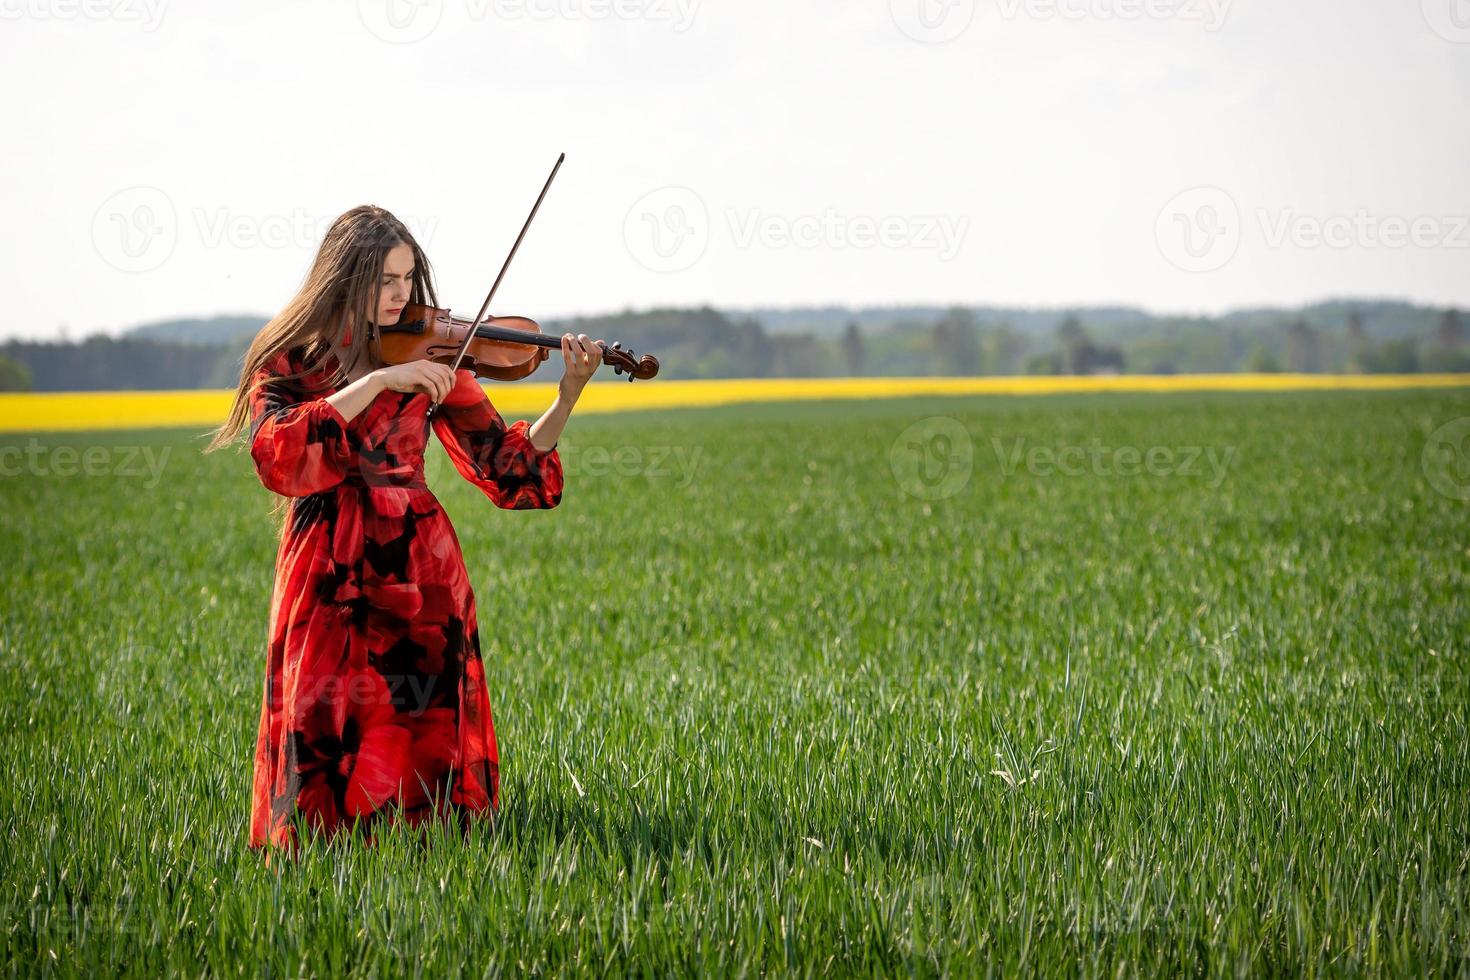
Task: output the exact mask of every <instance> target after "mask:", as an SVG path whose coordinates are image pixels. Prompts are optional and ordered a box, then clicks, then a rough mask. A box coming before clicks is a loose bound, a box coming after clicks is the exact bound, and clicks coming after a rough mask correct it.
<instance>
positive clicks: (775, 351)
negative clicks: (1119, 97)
mask: <svg viewBox="0 0 1470 980" xmlns="http://www.w3.org/2000/svg"><path fill="white" fill-rule="evenodd" d="M820 314H821V317H822V318H823V322H822V323H821V324H820V325H818V324H814V325H813V327H812V329H809V330H803V329H801V328H800V327H799V325H797V322H796V320H795V318H796V317H797V313H796V312H788V313H783V314H782V316H781V318H780V319H781V322H782V323H783V327H782V329H781V330H780V331H778V332H773V331H771V330H769V329H767V328H766V327H765V326H764V325H763V323H762V321H761V319H760V318H759V317H758V316H756V315H751V314H727V313H724V312H721V311H719V310H716V309H713V308H710V307H699V308H695V309H673V308H670V309H654V310H647V311H642V312H635V311H631V310H630V311H626V312H622V313H616V314H611V315H606V316H596V317H582V318H573V319H566V320H557V321H547V322H546V323H545V324H544V325H543V327H544V329H545V330H546V331H547V332H549V333H561V332H563V331H568V330H570V331H572V332H574V333H586V334H588V335H589V336H592V337H595V338H598V339H602V340H604V341H606V342H607V343H609V344H610V343H612V342H613V341H621V342H622V343H623V345H624V346H625V347H629V348H631V349H633V350H634V351H635V352H637V353H639V354H645V353H649V354H653V355H655V356H656V357H658V358H659V362H660V364H661V366H662V369H661V372H660V377H663V378H687V379H694V378H764V377H797V378H803V377H839V376H848V377H852V376H916V375H917V376H935V375H943V376H961V377H963V376H977V375H1015V374H1128V373H1134V374H1172V373H1181V372H1188V373H1196V372H1233V371H1300V372H1394V373H1413V372H1420V371H1451V372H1454V371H1470V345H1467V338H1466V326H1465V323H1464V318H1463V315H1462V314H1461V313H1460V312H1459V311H1458V310H1455V309H1449V310H1441V311H1430V310H1424V309H1422V308H1418V307H1408V306H1407V305H1406V304H1396V305H1394V304H1371V303H1370V304H1365V305H1364V307H1363V308H1362V309H1359V308H1357V307H1354V306H1352V305H1351V304H1347V303H1343V302H1337V303H1332V304H1319V305H1318V306H1315V307H1311V308H1309V309H1307V310H1302V311H1295V312H1292V311H1242V312H1239V313H1233V314H1227V315H1225V316H1223V317H1220V318H1216V319H1211V318H1181V317H1154V316H1149V315H1147V314H1144V313H1141V312H1140V313H1130V311H1126V310H1117V309H1110V310H1106V311H1098V312H1097V313H1095V314H1089V311H1072V312H1067V311H1062V312H1060V313H1059V314H1058V315H1057V316H1056V317H1053V318H1052V321H1053V323H1054V325H1053V326H1051V327H1050V328H1049V329H1048V328H1045V327H1042V326H1040V325H1039V322H1040V321H1039V316H1040V315H1039V314H1037V313H1034V312H1026V313H1021V312H1017V313H1005V312H1003V313H1000V314H991V315H986V314H984V313H977V311H976V310H972V309H969V308H966V307H951V308H948V309H936V310H930V311H923V310H913V309H911V310H907V311H902V312H899V313H897V314H895V315H894V316H892V317H890V318H888V319H886V320H881V321H880V322H879V323H878V324H877V325H874V324H873V323H872V322H868V323H867V324H866V325H864V324H863V323H861V322H860V320H861V319H866V320H868V321H872V320H873V319H875V316H874V313H873V311H870V310H865V311H861V313H860V315H853V316H852V317H850V318H849V319H848V321H847V322H846V324H845V326H840V327H837V329H835V330H834V329H833V325H832V324H831V311H830V310H822V311H820ZM1090 318H1091V322H1090ZM235 319H237V320H238V321H239V322H238V323H236V322H234V321H233V320H231V319H229V318H213V319H212V320H209V321H186V320H185V321H170V322H169V323H167V324H151V325H148V326H146V327H140V328H138V329H137V330H135V331H133V332H131V333H129V334H127V335H124V336H123V337H120V338H118V337H109V336H107V335H105V334H97V335H94V336H90V337H87V338H85V339H83V340H80V341H74V342H73V341H52V342H44V341H30V340H12V341H8V342H6V343H4V344H0V390H3V391H24V390H35V391H69V390H70V391H86V390H105V389H113V390H117V389H140V390H156V389H170V388H225V387H232V386H233V385H234V384H235V383H236V381H237V380H238V378H239V372H240V364H241V360H242V357H243V354H244V351H245V348H246V346H247V345H248V343H249V340H250V338H251V336H252V335H253V334H254V331H255V329H258V326H259V324H260V323H263V322H264V320H263V319H252V318H248V317H242V318H235ZM1013 319H1014V320H1017V321H1020V322H1022V323H1024V324H1025V326H1024V328H1020V329H1018V328H1017V327H1016V326H1015V325H1013ZM203 327H207V328H208V329H203ZM232 331H233V332H232ZM560 370H561V367H560V361H559V359H558V358H557V357H555V356H553V357H552V358H551V359H550V360H549V361H548V363H547V364H545V365H543V366H542V367H541V369H540V372H539V375H538V376H541V375H544V376H545V377H546V378H547V379H548V380H549V379H550V378H553V377H555V376H556V375H557V374H558V373H559V372H560ZM606 376H607V377H608V378H609V379H611V378H612V373H611V370H610V369H607V370H606ZM533 377H537V376H533Z"/></svg>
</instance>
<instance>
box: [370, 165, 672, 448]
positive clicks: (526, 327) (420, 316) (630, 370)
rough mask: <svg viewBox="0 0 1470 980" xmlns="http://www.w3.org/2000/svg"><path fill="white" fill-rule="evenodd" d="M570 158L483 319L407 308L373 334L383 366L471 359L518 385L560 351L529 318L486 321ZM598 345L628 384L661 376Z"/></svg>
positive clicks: (648, 358) (617, 347)
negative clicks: (553, 352)
mask: <svg viewBox="0 0 1470 980" xmlns="http://www.w3.org/2000/svg"><path fill="white" fill-rule="evenodd" d="M566 158H567V155H566V154H565V153H563V154H561V155H560V156H558V157H557V158H556V165H555V166H553V167H552V168H551V174H550V176H548V177H547V178H546V184H545V185H544V186H543V187H542V188H541V193H540V194H539V195H537V197H536V203H535V204H534V205H532V206H531V213H530V214H529V215H527V216H526V223H525V224H524V225H522V226H521V233H520V234H519V235H517V236H516V240H515V244H514V245H512V246H511V247H510V254H509V255H507V256H506V257H505V262H503V263H502V264H501V266H500V274H499V275H497V276H496V277H495V282H494V283H493V284H492V285H491V286H490V293H489V295H487V296H486V297H485V302H484V303H483V304H481V306H480V312H479V314H478V315H477V316H476V317H475V318H474V319H473V320H467V319H465V318H464V317H461V316H451V315H450V312H449V310H448V308H445V309H442V310H441V309H437V308H435V307H432V306H429V305H427V304H424V303H410V304H408V305H407V306H405V307H404V308H403V312H402V313H400V314H399V316H398V322H397V323H396V324H393V325H392V326H387V327H376V328H375V329H373V330H372V331H370V337H369V340H368V346H369V347H371V348H372V352H373V356H374V357H376V358H378V362H379V363H380V364H403V363H405V362H407V361H418V360H425V359H427V360H431V361H438V362H439V363H441V364H448V365H449V366H450V367H451V368H453V369H455V370H459V368H460V366H461V364H462V363H463V361H464V359H465V358H466V357H468V358H469V360H470V364H471V365H472V367H471V368H470V370H473V371H474V372H475V375H476V376H477V377H481V378H494V379H496V380H498V381H519V380H520V379H521V378H524V377H526V376H528V375H530V374H531V373H532V372H533V371H535V370H536V369H537V368H538V367H540V366H541V365H542V363H544V362H545V361H546V359H547V358H548V357H549V356H550V352H551V351H552V350H560V349H561V338H560V337H548V336H547V335H545V334H543V333H542V332H541V326H540V324H538V323H537V322H536V321H535V320H532V319H531V318H530V317H525V316H492V317H490V318H489V319H486V317H485V313H486V312H487V311H488V310H489V309H490V301H491V300H493V299H494V298H495V291H496V290H497V289H499V288H500V281H501V280H502V279H504V278H505V270H506V269H509V268H510V260H511V259H513V258H515V255H516V250H517V249H519V248H520V247H521V240H522V239H523V238H525V237H526V231H527V229H529V228H530V227H531V219H533V218H535V217H536V212H537V211H539V210H540V209H541V202H542V201H543V200H545V199H546V192H547V191H549V190H550V189H551V182H552V181H553V180H555V179H556V172H557V171H558V170H560V169H561V164H562V161H563V160H565V159H566ZM597 345H598V346H599V347H601V348H602V363H604V364H611V365H612V366H613V370H614V371H615V372H617V373H618V374H622V373H624V372H627V375H628V380H629V381H633V380H635V379H637V378H645V379H646V378H652V377H653V376H654V375H656V374H658V358H656V357H654V356H653V355H652V354H644V355H643V356H642V357H640V358H637V360H635V359H634V358H635V357H636V355H635V354H634V352H633V351H631V350H629V349H628V348H626V347H624V346H623V345H622V342H621V341H616V342H614V343H613V345H612V346H611V347H609V346H607V345H606V344H604V343H603V342H602V341H600V340H599V341H597ZM438 408H439V400H438V399H437V398H436V399H434V401H433V402H432V403H431V404H430V405H429V411H428V413H427V414H426V415H425V416H424V420H425V422H426V423H427V421H428V420H429V419H431V418H433V416H434V412H435V411H436V410H437V409H438Z"/></svg>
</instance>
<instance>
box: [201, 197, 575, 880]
mask: <svg viewBox="0 0 1470 980" xmlns="http://www.w3.org/2000/svg"><path fill="white" fill-rule="evenodd" d="M407 303H427V304H429V305H434V306H437V305H438V303H437V300H436V298H435V295H434V289H433V286H432V282H431V276H430V272H429V263H428V261H427V260H426V259H425V257H424V254H423V252H422V250H420V248H419V246H418V244H417V243H416V242H415V241H414V239H413V236H412V235H411V234H409V232H408V229H407V228H405V227H404V226H403V224H402V223H401V222H400V221H398V219H396V218H395V217H393V215H391V214H389V213H388V212H387V211H384V210H383V209H382V208H377V207H371V206H363V207H358V208H354V209H352V210H351V211H348V212H347V213H346V214H344V215H342V216H341V217H340V218H338V219H337V220H336V222H334V223H333V225H332V227H331V229H330V230H329V231H328V232H327V235H326V238H325V239H324V240H323V242H322V245H321V248H320V250H319V251H318V253H317V256H316V260H315V263H314V264H313V266H312V269H311V272H310V274H309V276H308V277H307V280H306V282H305V284H304V285H303V287H302V289H301V291H300V292H299V293H298V294H297V296H296V298H295V299H293V300H292V301H291V303H290V305H289V306H287V307H286V309H285V310H284V311H282V312H281V314H280V315H279V316H277V317H276V318H275V319H273V320H271V321H270V322H269V323H267V324H266V325H265V326H264V327H263V328H262V329H261V331H260V333H259V334H258V335H257V336H256V338H255V340H254V342H253V343H252V344H251V345H250V349H249V351H248V352H247V354H246V355H245V362H244V366H243V368H242V370H241V374H240V384H239V387H238V389H237V391H236V394H235V401H234V405H233V407H232V408H231V410H230V414H229V417H228V418H227V419H226V421H225V423H224V424H223V425H222V426H221V427H220V428H219V429H218V430H216V432H215V436H214V440H213V441H212V442H211V443H210V445H209V447H208V448H207V449H206V452H209V451H213V450H215V449H218V448H220V447H221V446H224V445H228V444H229V443H231V442H233V441H234V440H235V438H236V437H238V436H239V435H241V434H242V433H244V432H245V430H246V428H247V425H248V429H249V442H250V455H251V457H252V458H253V459H254V461H255V470H256V473H257V474H258V476H259V477H260V481H261V483H263V484H264V485H265V486H266V487H267V488H268V489H270V490H273V491H275V492H276V493H278V494H281V495H282V496H283V498H287V499H289V510H288V513H287V515H286V520H285V523H284V525H283V527H282V529H281V542H280V548H279V551H278V553H277V556H276V580H275V588H274V592H273V596H272V600H271V612H270V627H269V646H268V658H267V666H266V676H265V685H264V694H263V699H262V705H261V711H260V728H259V734H258V737H257V740H256V747H255V771H254V785H253V790H252V801H251V813H250V833H249V844H250V846H251V847H252V848H264V847H266V846H267V845H285V846H286V847H287V849H288V850H289V851H291V852H294V851H295V849H296V845H297V843H298V842H297V838H296V833H295V826H296V823H297V822H298V821H297V820H296V818H297V817H301V818H304V821H305V823H306V824H307V825H308V826H309V827H311V828H312V829H313V830H315V831H321V832H323V833H324V834H325V835H326V836H328V837H332V836H335V835H336V833H337V832H338V830H340V829H343V828H348V827H353V826H362V827H364V828H365V829H366V831H367V840H369V841H371V840H372V828H373V827H374V826H375V825H376V824H377V823H379V822H380V821H393V820H396V819H398V818H399V817H402V818H404V819H405V820H406V821H407V822H408V823H410V824H412V825H415V826H417V825H420V824H421V823H422V822H423V821H424V820H425V819H426V818H429V817H435V816H453V817H455V818H456V819H457V820H458V822H459V825H460V826H461V827H462V828H463V827H465V826H467V825H468V822H469V818H470V816H471V815H473V814H477V813H481V812H483V811H486V810H488V811H490V815H491V816H493V815H494V814H495V813H496V812H498V810H499V806H500V799H499V789H500V766H499V753H498V750H497V747H496V742H495V729H494V726H493V724H492V720H491V715H490V704H489V697H488V692H487V690H486V685H485V673H484V667H483V664H482V662H481V656H480V642H479V632H478V627H477V624H476V618H475V597H474V593H473V592H472V591H471V589H470V582H469V577H468V575H467V573H466V570H465V565H464V559H463V557H462V556H461V554H460V548H459V541H458V538H457V537H456V536H455V533H454V529H453V527H451V526H450V523H449V518H448V516H447V515H446V514H445V512H444V510H443V508H442V507H441V506H440V504H439V501H438V500H437V499H436V498H435V496H434V494H433V493H432V492H430V490H429V489H428V487H427V486H426V485H425V484H424V452H425V449H426V443H427V440H428V428H429V425H428V424H426V422H425V417H426V413H427V412H428V409H429V405H430V403H431V401H432V400H438V401H439V402H440V404H439V407H438V408H437V409H436V410H435V412H434V415H433V419H432V427H433V429H434V432H435V433H436V434H437V435H438V437H439V440H440V442H442V443H443V444H444V448H445V449H446V450H447V451H448V454H449V458H450V460H451V461H452V462H453V463H454V466H455V468H456V469H457V470H458V471H459V473H460V474H461V475H462V476H463V477H464V478H465V479H467V480H469V481H470V482H471V483H473V484H474V485H475V486H477V487H479V488H480V490H482V491H483V492H484V493H485V495H486V496H487V497H489V498H490V500H491V501H492V502H493V503H494V504H495V505H496V506H497V507H501V508H505V509H507V510H525V509H533V508H542V509H545V508H551V507H555V506H556V505H557V504H558V503H559V502H560V501H561V494H562V466H561V458H560V457H559V456H558V455H557V451H556V444H557V441H558V439H559V438H560V436H561V432H562V429H563V427H564V426H565V425H566V421H567V418H568V416H570V414H571V411H572V407H573V405H574V404H575V403H576V401H577V398H578V397H579V396H580V395H581V393H582V390H583V388H584V387H585V386H586V384H587V382H588V381H589V380H590V379H591V377H592V375H593V373H594V372H595V371H596V370H597V368H598V366H599V365H600V363H601V352H600V349H599V348H598V347H597V345H596V344H595V343H594V342H593V341H591V340H589V339H588V337H587V335H586V334H578V335H576V336H575V337H574V336H573V335H572V334H570V333H567V334H563V335H562V354H563V357H564V360H565V362H566V370H565V373H564V375H563V376H562V379H561V384H560V386H559V389H558V394H557V398H556V401H555V402H553V403H552V406H551V408H550V409H549V410H548V411H547V412H546V414H544V415H542V416H541V418H539V419H538V420H536V422H535V423H534V424H528V423H527V422H525V421H517V422H516V423H515V424H513V425H511V426H509V427H507V426H506V424H505V422H504V421H503V420H502V418H501V416H500V414H499V413H498V412H497V411H496V410H495V408H494V406H493V405H491V403H490V400H489V398H487V397H486V395H485V391H484V389H483V388H481V387H480V385H479V382H478V381H477V380H476V379H475V376H474V374H473V373H472V372H470V371H467V370H460V371H457V372H456V371H453V370H451V369H450V368H449V367H448V366H447V365H444V364H438V363H434V362H431V361H414V362H411V363H407V364H397V365H388V366H384V365H380V364H376V363H373V362H372V354H371V352H370V350H369V346H368V340H369V332H370V331H371V330H373V329H375V328H376V327H378V326H388V325H391V324H393V323H396V322H397V320H398V317H399V315H400V314H401V313H402V311H403V308H404V306H405V304H407ZM282 503H283V504H285V503H286V500H283V501H282Z"/></svg>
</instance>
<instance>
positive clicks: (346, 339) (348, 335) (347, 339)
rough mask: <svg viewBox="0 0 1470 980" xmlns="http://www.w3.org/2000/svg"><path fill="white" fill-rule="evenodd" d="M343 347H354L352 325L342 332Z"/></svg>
mask: <svg viewBox="0 0 1470 980" xmlns="http://www.w3.org/2000/svg"><path fill="white" fill-rule="evenodd" d="M342 346H343V347H351V346H352V326H351V325H350V324H349V325H348V326H347V327H345V328H344V329H343V331H342Z"/></svg>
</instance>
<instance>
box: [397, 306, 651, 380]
mask: <svg viewBox="0 0 1470 980" xmlns="http://www.w3.org/2000/svg"><path fill="white" fill-rule="evenodd" d="M472 328H473V330H474V337H473V338H471V337H470V336H469V333H470V330H471V329H472ZM597 344H598V346H600V347H601V348H602V363H604V364H611V365H612V367H613V372H614V373H615V374H623V373H626V374H627V375H628V380H629V381H630V382H631V381H634V380H647V379H649V378H652V377H654V376H655V375H657V374H658V358H656V357H654V356H653V355H652V354H644V355H643V356H642V357H638V355H637V354H636V353H635V352H634V351H633V350H631V349H630V348H627V347H624V346H623V344H622V341H613V343H612V346H608V345H606V344H604V343H603V342H602V341H597ZM369 346H370V347H372V349H373V356H374V357H376V358H377V359H378V363H380V364H403V363H406V362H408V361H418V360H430V361H438V362H439V363H441V364H451V365H457V367H461V368H467V369H469V370H471V371H474V372H475V376H476V377H480V378H493V379H494V380H496V381H519V380H521V379H522V378H525V377H528V376H529V375H530V374H532V373H533V372H534V371H535V370H536V369H537V368H538V367H540V366H541V365H542V364H543V363H545V361H546V359H547V358H548V357H550V356H551V351H553V350H561V338H560V337H552V336H549V335H547V334H544V333H542V332H541V325H540V324H538V323H537V322H536V321H535V320H532V319H531V318H530V317H527V316H492V317H488V318H486V319H484V320H483V321H481V322H480V323H479V324H478V326H477V325H476V322H475V321H474V320H470V319H468V318H466V317H462V316H452V315H451V314H450V312H449V310H448V309H442V310H441V309H436V308H434V307H432V306H429V305H427V304H424V303H410V304H408V305H407V306H405V307H404V308H403V312H402V313H401V314H399V316H398V322H397V323H396V324H393V325H392V326H387V327H378V328H377V330H375V331H373V332H372V333H371V339H370V340H369ZM461 356H462V358H463V360H462V361H461V360H460V358H461Z"/></svg>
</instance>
